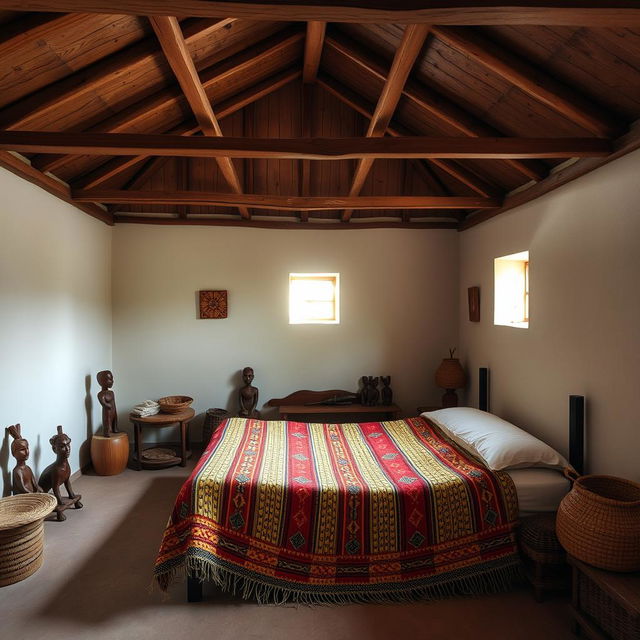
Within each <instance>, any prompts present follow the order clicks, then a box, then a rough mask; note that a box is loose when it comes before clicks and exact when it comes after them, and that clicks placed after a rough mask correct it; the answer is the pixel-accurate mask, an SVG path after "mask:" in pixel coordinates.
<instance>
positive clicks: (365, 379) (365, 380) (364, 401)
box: [360, 376, 369, 407]
mask: <svg viewBox="0 0 640 640" xmlns="http://www.w3.org/2000/svg"><path fill="white" fill-rule="evenodd" d="M361 380H362V389H360V404H361V405H364V406H365V407H368V406H369V376H362V378H361Z"/></svg>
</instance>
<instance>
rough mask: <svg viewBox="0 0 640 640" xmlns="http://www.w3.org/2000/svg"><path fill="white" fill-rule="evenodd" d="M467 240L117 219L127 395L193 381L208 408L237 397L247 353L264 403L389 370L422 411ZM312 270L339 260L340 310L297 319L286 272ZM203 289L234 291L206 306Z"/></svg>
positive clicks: (446, 341) (447, 234)
mask: <svg viewBox="0 0 640 640" xmlns="http://www.w3.org/2000/svg"><path fill="white" fill-rule="evenodd" d="M457 245H458V234H457V233H456V232H455V231H434V230H382V229H378V230H362V231H306V230H305V231H283V230H275V231H274V230H267V229H253V228H247V229H241V228H237V227H161V226H146V225H144V226H143V225H117V226H116V229H115V237H114V252H113V301H114V309H113V313H114V374H115V376H116V383H115V384H116V386H115V388H116V391H117V395H118V403H119V409H120V411H121V413H123V414H124V413H126V411H128V410H129V409H130V408H131V406H132V405H134V404H135V403H136V402H139V401H141V400H144V399H146V398H152V399H156V398H158V397H159V396H162V395H166V394H180V393H184V394H188V395H191V396H193V397H194V398H195V399H196V400H195V403H194V407H195V408H196V410H197V411H198V412H203V411H205V410H206V409H207V408H209V407H226V408H229V409H233V410H235V409H236V407H237V405H236V395H237V390H238V388H239V385H240V375H239V371H240V370H241V369H242V368H243V367H244V366H247V365H250V366H253V367H254V368H255V372H256V379H255V385H256V386H257V387H258V388H259V389H260V404H262V403H264V402H266V401H267V400H269V399H270V398H273V397H282V396H284V395H287V394H288V393H290V392H292V391H295V390H297V389H304V388H307V389H328V388H334V387H335V388H344V389H348V390H352V389H353V390H355V389H356V388H357V382H358V379H359V378H360V376H362V375H365V374H367V375H391V376H392V388H393V390H394V393H395V400H396V401H397V402H398V403H399V404H400V405H401V406H402V407H403V409H404V410H405V411H406V413H407V414H413V413H415V408H416V406H417V405H418V404H423V403H431V402H433V401H434V400H436V398H438V397H439V395H440V393H441V392H439V391H438V390H437V389H436V388H435V387H434V384H433V372H434V371H435V369H436V367H437V365H438V363H439V362H440V359H441V358H442V357H443V356H445V355H446V354H447V348H448V347H449V346H453V345H455V343H456V336H457V332H458V327H457V282H458V274H457V263H458V255H457ZM315 271H317V272H334V271H337V272H339V273H340V277H341V282H340V286H341V302H342V304H341V323H340V324H339V325H289V324H288V315H287V314H288V308H287V304H288V302H287V295H288V291H287V287H288V274H289V272H315ZM199 289H227V290H228V291H229V317H228V319H226V320H198V319H197V318H196V294H197V292H198V290H199ZM122 419H123V420H126V415H123V416H122ZM167 431H168V430H167ZM197 433H198V435H199V432H197Z"/></svg>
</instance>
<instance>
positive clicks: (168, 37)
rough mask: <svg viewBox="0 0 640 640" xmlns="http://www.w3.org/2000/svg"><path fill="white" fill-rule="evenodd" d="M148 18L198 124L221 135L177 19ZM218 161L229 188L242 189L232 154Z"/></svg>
mask: <svg viewBox="0 0 640 640" xmlns="http://www.w3.org/2000/svg"><path fill="white" fill-rule="evenodd" d="M149 21H150V22H151V25H152V26H153V29H154V31H155V32H156V35H157V36H158V40H159V41H160V45H161V46H162V50H163V51H164V54H165V56H166V58H167V60H168V62H169V65H170V66H171V68H172V69H173V72H174V73H175V75H176V78H177V79H178V82H179V84H180V86H181V87H182V91H183V92H184V95H185V97H186V98H187V102H188V103H189V105H190V106H191V109H192V111H193V115H194V116H195V118H196V121H197V122H198V124H199V125H200V130H201V131H202V133H203V134H204V135H205V136H214V137H222V129H221V128H220V124H219V123H218V119H217V117H216V115H215V113H214V112H213V108H212V107H211V102H210V101H209V98H208V97H207V94H206V91H205V89H204V87H203V86H202V82H201V81H200V76H198V72H197V70H196V67H195V65H194V64H193V58H192V57H191V54H190V53H189V50H188V49H187V44H186V42H185V40H184V36H183V35H182V30H181V29H180V23H179V22H178V19H177V18H175V17H172V16H155V17H150V18H149ZM217 162H218V167H219V169H220V171H221V173H222V175H223V176H224V179H225V180H226V181H227V184H228V185H229V187H230V188H231V190H232V191H233V192H234V193H242V186H241V185H240V179H239V178H238V174H237V172H236V169H235V167H234V166H233V162H232V160H231V158H228V157H225V156H218V157H217ZM238 210H239V211H240V215H241V216H242V217H243V218H247V219H248V218H250V217H251V214H250V213H249V210H248V209H247V208H246V207H242V206H241V207H238Z"/></svg>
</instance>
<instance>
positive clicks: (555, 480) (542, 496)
mask: <svg viewBox="0 0 640 640" xmlns="http://www.w3.org/2000/svg"><path fill="white" fill-rule="evenodd" d="M507 473H508V474H509V475H510V476H511V479H512V480H513V483H514V484H515V486H516V492H517V494H518V506H519V509H520V516H521V517H522V516H526V515H531V514H532V513H540V512H541V511H555V510H556V509H557V508H558V505H559V504H560V501H561V500H562V498H563V497H564V496H565V494H567V493H568V492H569V489H570V488H571V485H570V483H569V481H568V480H567V479H566V478H565V477H564V475H563V474H562V472H561V471H558V470H556V469H544V468H530V469H510V470H509V471H507Z"/></svg>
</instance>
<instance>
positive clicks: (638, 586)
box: [567, 556, 640, 640]
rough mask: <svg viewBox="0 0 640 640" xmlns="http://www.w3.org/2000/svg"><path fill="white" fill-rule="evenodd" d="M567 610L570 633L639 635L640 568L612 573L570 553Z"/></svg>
mask: <svg viewBox="0 0 640 640" xmlns="http://www.w3.org/2000/svg"><path fill="white" fill-rule="evenodd" d="M567 559H568V561H569V564H570V565H571V567H572V569H573V586H572V592H573V596H572V602H571V613H572V615H573V621H574V622H573V631H574V633H580V632H582V633H584V635H585V636H586V637H587V638H591V639H592V640H607V639H609V638H613V639H614V640H638V638H640V572H635V573H617V572H616V573H614V572H613V571H603V570H602V569H596V568H595V567H591V566H589V565H588V564H585V563H584V562H581V561H580V560H577V559H576V558H573V557H572V556H568V557H567Z"/></svg>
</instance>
